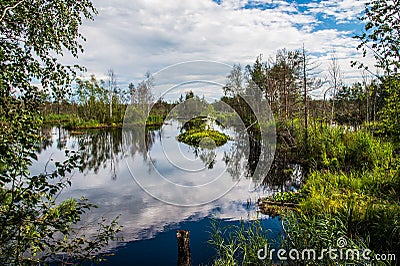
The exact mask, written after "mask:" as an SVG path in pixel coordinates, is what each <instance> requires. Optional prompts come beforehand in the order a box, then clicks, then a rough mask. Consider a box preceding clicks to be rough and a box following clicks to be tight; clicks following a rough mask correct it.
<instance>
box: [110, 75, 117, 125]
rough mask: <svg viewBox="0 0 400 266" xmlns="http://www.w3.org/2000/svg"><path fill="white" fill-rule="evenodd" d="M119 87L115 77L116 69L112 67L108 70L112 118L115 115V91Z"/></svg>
mask: <svg viewBox="0 0 400 266" xmlns="http://www.w3.org/2000/svg"><path fill="white" fill-rule="evenodd" d="M116 89H117V78H116V77H115V73H114V70H113V69H112V68H110V69H109V70H108V93H109V96H108V97H109V98H108V100H109V106H110V120H112V117H113V99H114V95H115V91H116Z"/></svg>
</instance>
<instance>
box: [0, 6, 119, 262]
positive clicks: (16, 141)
mask: <svg viewBox="0 0 400 266" xmlns="http://www.w3.org/2000/svg"><path fill="white" fill-rule="evenodd" d="M0 10H2V11H1V13H0V23H1V28H0V69H1V71H0V264H2V265H10V264H18V265H21V264H33V263H40V262H43V261H47V262H49V260H53V261H57V260H59V259H63V258H62V257H59V256H57V254H60V253H63V254H67V256H66V257H64V258H65V260H70V259H76V260H83V259H95V258H96V257H95V254H96V253H98V252H99V251H100V250H101V248H102V247H104V246H105V245H106V244H107V242H108V240H110V239H112V238H113V237H114V234H115V230H116V222H115V221H113V222H111V224H110V225H104V224H101V225H100V228H99V230H98V234H97V235H96V236H95V237H94V238H93V239H87V238H84V237H83V236H81V235H79V234H78V233H77V231H75V229H76V227H75V225H76V224H77V222H79V220H80V218H81V215H82V214H83V213H84V212H85V211H86V210H87V209H89V208H91V207H92V206H93V205H91V204H90V203H88V202H87V201H86V200H85V199H80V200H78V199H70V200H66V201H64V202H61V203H56V201H55V199H56V197H57V195H58V194H59V193H60V192H61V190H62V189H63V188H64V187H66V186H68V185H69V184H70V180H69V178H68V173H69V172H71V171H72V170H73V169H74V168H75V167H77V166H78V160H79V158H80V155H79V154H78V153H74V152H66V153H67V159H66V160H65V161H64V162H56V163H55V165H54V167H55V170H54V171H49V172H47V171H46V172H44V173H41V174H39V175H36V176H32V175H31V174H30V173H29V166H30V165H31V163H32V161H33V160H36V150H37V148H38V146H39V143H40V141H41V137H40V133H39V129H40V126H41V121H42V118H41V116H40V111H39V105H40V103H41V101H42V99H43V98H44V97H47V96H48V94H53V95H55V94H56V95H58V96H57V97H62V96H65V95H66V94H67V93H68V92H69V90H70V83H71V81H72V80H74V79H75V74H76V72H77V71H79V70H82V69H83V68H82V67H79V66H67V65H63V64H61V63H60V62H59V60H58V58H59V57H60V56H62V55H63V53H65V52H69V53H71V54H72V55H73V56H75V57H76V56H77V55H78V53H80V52H82V51H83V49H82V45H81V44H80V41H81V40H84V38H83V36H82V35H81V34H80V32H79V26H80V25H81V24H82V21H83V20H84V19H93V16H94V15H95V14H96V13H97V11H96V9H95V8H94V6H93V5H92V3H91V2H90V1H88V0H82V1H72V0H57V1H50V0H43V1H33V0H10V1H1V2H0ZM57 99H58V98H57ZM64 262H65V261H64Z"/></svg>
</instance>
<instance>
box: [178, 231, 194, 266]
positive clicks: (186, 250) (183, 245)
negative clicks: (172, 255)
mask: <svg viewBox="0 0 400 266" xmlns="http://www.w3.org/2000/svg"><path fill="white" fill-rule="evenodd" d="M189 236H190V234H189V231H186V230H178V231H176V238H177V239H178V266H192V256H191V254H190V241H189Z"/></svg>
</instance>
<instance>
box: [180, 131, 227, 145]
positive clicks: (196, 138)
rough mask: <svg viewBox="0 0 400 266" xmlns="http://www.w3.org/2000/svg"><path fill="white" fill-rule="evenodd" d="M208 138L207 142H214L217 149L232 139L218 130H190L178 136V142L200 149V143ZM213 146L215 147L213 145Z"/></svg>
mask: <svg viewBox="0 0 400 266" xmlns="http://www.w3.org/2000/svg"><path fill="white" fill-rule="evenodd" d="M204 138H207V142H209V141H211V140H212V141H214V143H215V145H216V146H217V147H219V146H222V145H224V144H225V143H226V142H227V141H228V140H230V139H231V138H230V137H229V136H228V135H226V134H224V133H221V132H219V131H217V130H194V129H192V130H188V131H185V132H184V133H181V134H179V135H178V138H177V139H178V141H180V142H183V143H186V144H188V145H191V146H195V147H198V146H199V144H200V142H201V141H202V140H203V139H204ZM212 146H213V145H212Z"/></svg>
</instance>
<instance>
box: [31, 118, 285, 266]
mask: <svg viewBox="0 0 400 266" xmlns="http://www.w3.org/2000/svg"><path fill="white" fill-rule="evenodd" d="M180 126H181V125H179V123H178V122H177V121H174V120H172V121H169V122H168V123H166V124H165V125H164V126H163V127H162V128H160V129H156V130H146V131H134V130H129V129H123V130H121V129H107V130H105V129H101V130H88V131H80V132H70V131H68V130H65V129H63V128H57V127H53V128H47V129H43V135H44V136H45V141H44V142H43V143H42V145H41V147H40V150H39V152H38V161H37V162H35V163H34V164H33V165H32V167H31V173H32V174H37V173H39V172H41V171H43V170H44V169H45V168H46V167H47V169H48V170H50V169H49V168H51V165H52V164H51V163H49V164H48V162H49V161H50V160H51V159H53V160H54V161H62V160H63V159H64V158H65V157H64V150H65V149H70V150H78V149H81V152H82V154H83V168H84V169H83V171H79V170H76V171H75V172H74V173H73V174H72V175H71V181H72V186H71V187H69V188H67V189H65V190H64V191H63V192H62V194H61V195H60V197H59V199H60V200H62V199H66V198H70V197H75V198H80V197H81V196H85V197H86V198H88V199H89V200H90V202H92V203H94V204H96V205H98V206H99V207H98V208H96V209H93V210H91V211H90V212H89V213H88V214H87V215H86V216H85V217H84V225H85V234H86V235H90V234H91V233H94V230H95V228H96V225H97V222H98V221H99V219H100V217H105V218H106V219H108V220H111V219H113V218H115V217H116V216H118V215H119V216H120V218H119V223H120V224H121V225H122V226H123V228H122V231H121V233H120V236H123V239H124V240H123V242H119V243H113V244H112V245H111V246H110V249H113V250H114V252H115V256H114V257H110V258H109V259H108V262H106V263H104V265H176V261H177V244H176V234H175V233H176V230H177V229H186V230H190V233H191V250H192V259H193V265H206V264H210V262H211V260H212V257H213V256H214V255H215V253H214V251H213V249H212V248H211V247H210V246H209V245H208V244H207V240H208V239H209V233H208V232H209V231H210V230H211V224H210V218H213V219H217V221H219V222H221V225H223V226H224V225H239V223H240V220H248V219H256V218H258V219H261V224H262V226H263V227H264V228H265V229H270V230H271V238H274V239H278V238H279V235H280V233H281V232H282V226H281V221H280V220H279V219H278V218H270V217H268V216H264V215H261V214H258V213H257V211H256V208H255V206H254V203H255V202H256V200H257V199H258V198H259V197H263V196H266V195H270V194H271V193H273V192H274V191H276V190H278V189H279V190H281V189H289V188H290V186H291V184H289V183H287V182H286V183H284V184H282V185H281V186H268V185H265V184H264V185H263V186H259V182H257V181H255V180H251V179H250V178H246V175H245V173H246V172H248V171H250V170H249V165H251V163H250V162H249V158H251V156H250V157H249V154H248V152H249V149H248V147H246V145H244V144H243V143H242V144H241V145H240V144H238V143H237V142H238V141H237V140H238V139H239V138H238V136H237V135H235V134H236V133H235V131H234V130H233V129H221V130H223V131H224V132H226V133H228V134H229V135H230V136H233V139H234V140H232V141H229V142H228V143H227V144H225V145H224V146H222V147H218V148H215V149H212V150H208V149H195V148H193V147H191V146H188V145H186V144H182V143H178V142H177V141H176V139H175V137H176V136H177V135H178V134H179V128H180ZM77 133H78V134H77ZM245 144H246V143H245ZM246 151H247V152H246ZM165 158H167V159H165ZM185 161H187V164H185ZM179 164H180V165H179ZM177 165H178V166H177ZM186 165H190V167H189V168H190V169H196V171H192V172H190V171H189V172H190V173H186V174H182V168H184V167H185V166H186ZM250 168H251V167H250ZM190 169H189V170H190ZM184 170H188V169H184ZM186 172H188V171H186ZM160 175H162V176H163V177H164V178H165V180H167V181H168V182H167V181H165V180H164V181H162V182H165V183H173V184H178V186H181V187H185V186H188V185H193V184H194V185H195V186H199V187H201V186H202V185H204V184H210V183H212V182H214V180H215V177H218V179H221V180H223V181H221V182H220V183H218V182H217V183H214V186H219V187H221V186H222V190H215V191H212V189H211V192H209V191H210V189H208V188H206V189H202V190H199V191H198V195H197V194H196V193H187V194H183V195H180V194H179V193H181V191H179V190H171V188H170V187H168V186H164V185H160V186H159V185H158V184H159V183H158V182H161V181H160ZM196 176H197V179H196ZM162 182H161V184H162ZM215 184H217V185H215ZM145 190H146V191H147V192H146V191H145ZM224 190H226V191H225V192H226V193H225V192H224V193H222V194H221V191H222V192H223V191H224ZM203 192H204V193H203ZM182 193H185V192H182ZM201 193H203V194H201ZM207 193H208V194H207ZM213 193H214V194H213ZM195 194H196V195H195ZM220 194H221V195H220ZM215 198H216V199H215ZM206 199H209V200H208V202H207V201H206ZM214 199H215V200H214ZM168 202H169V203H168ZM190 202H192V203H195V204H193V205H196V206H178V205H190V204H188V203H190ZM250 202H251V204H249V203H250ZM170 203H172V204H170ZM179 203H182V204H179Z"/></svg>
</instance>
